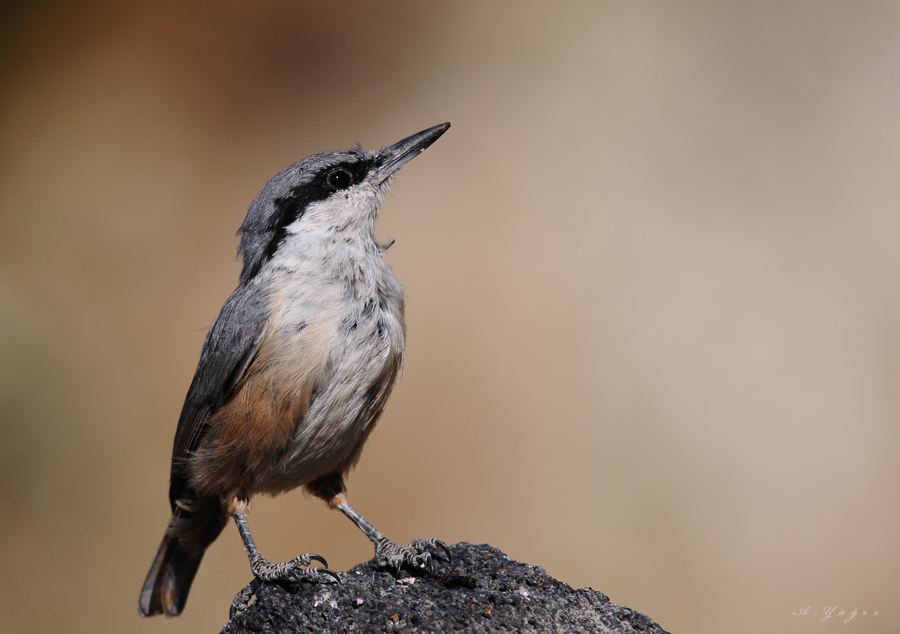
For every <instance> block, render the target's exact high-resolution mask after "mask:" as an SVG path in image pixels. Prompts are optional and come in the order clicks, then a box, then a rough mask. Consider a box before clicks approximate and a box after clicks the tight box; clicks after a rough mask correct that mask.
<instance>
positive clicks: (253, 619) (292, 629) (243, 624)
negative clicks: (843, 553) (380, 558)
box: [222, 542, 665, 634]
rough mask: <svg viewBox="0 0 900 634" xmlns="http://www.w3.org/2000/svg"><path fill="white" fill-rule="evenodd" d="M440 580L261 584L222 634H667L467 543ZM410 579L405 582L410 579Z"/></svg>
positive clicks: (374, 573)
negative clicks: (570, 633)
mask: <svg viewBox="0 0 900 634" xmlns="http://www.w3.org/2000/svg"><path fill="white" fill-rule="evenodd" d="M450 550H451V552H452V555H453V561H452V562H451V563H449V564H448V563H447V562H446V561H442V560H437V561H436V562H435V570H434V574H433V575H429V576H420V577H406V578H404V577H402V576H401V577H400V578H398V577H397V576H395V575H393V574H391V573H390V572H386V571H380V570H375V569H374V568H373V566H372V563H371V562H369V563H365V564H361V565H359V566H356V567H355V568H353V569H352V570H350V571H349V572H346V573H340V577H341V581H342V583H340V584H313V583H270V584H262V585H261V586H260V588H259V590H258V591H257V595H256V599H255V601H254V602H253V603H252V604H251V605H250V607H249V608H248V609H247V610H246V611H244V612H243V613H242V614H239V615H237V616H235V617H234V618H233V619H232V620H231V621H230V622H229V623H228V624H227V625H226V626H225V628H224V629H223V630H222V633H223V634H238V633H239V632H278V633H281V632H284V633H296V632H361V633H362V632H603V633H611V632H615V633H617V634H618V633H622V634H625V633H631V632H645V633H647V634H665V630H663V629H662V628H661V627H660V626H659V625H657V624H656V623H654V622H653V621H651V620H650V619H649V618H648V617H646V616H644V615H643V614H640V613H638V612H635V611H634V610H631V609H629V608H625V607H620V606H618V605H616V604H615V603H611V602H610V601H609V599H608V598H607V597H606V595H604V594H603V593H602V592H597V591H595V590H591V589H590V588H583V589H581V590H574V589H572V588H571V587H569V586H568V585H566V584H564V583H562V582H560V581H557V580H556V579H553V578H552V577H549V576H548V575H547V574H546V573H545V572H544V570H543V569H542V568H540V567H537V566H530V565H528V564H523V563H519V562H517V561H513V560H511V559H510V558H509V557H507V556H506V555H504V554H503V553H502V552H500V551H499V550H497V549H496V548H494V547H492V546H488V545H480V546H478V545H472V544H467V543H465V542H462V543H459V544H455V545H453V546H451V547H450ZM403 574H406V573H403Z"/></svg>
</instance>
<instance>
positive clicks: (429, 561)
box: [307, 475, 450, 572]
mask: <svg viewBox="0 0 900 634" xmlns="http://www.w3.org/2000/svg"><path fill="white" fill-rule="evenodd" d="M307 487H308V489H309V490H310V491H311V492H312V493H313V494H315V495H317V496H319V497H321V498H323V499H325V500H326V501H327V502H328V506H330V507H331V508H333V509H338V510H340V511H341V512H342V513H343V514H344V515H346V516H347V517H349V518H350V519H351V520H352V521H353V523H354V524H356V525H357V526H358V527H359V530H361V531H362V532H363V533H365V535H366V537H368V538H369V541H371V542H372V543H373V544H374V545H375V563H376V564H377V565H378V566H380V567H386V568H393V569H394V570H395V571H397V572H399V571H400V569H401V568H402V567H403V566H408V567H411V568H414V569H420V570H428V571H429V572H432V568H433V555H432V552H433V551H434V552H435V553H436V552H441V554H442V555H443V556H444V557H445V558H446V559H447V561H450V549H449V548H448V547H447V544H445V543H444V542H442V541H440V540H439V539H434V538H433V537H429V538H428V539H419V538H418V537H417V538H415V539H414V540H413V541H411V542H410V543H409V544H407V545H406V546H401V545H400V544H397V543H395V542H393V541H391V540H390V539H388V538H387V537H385V536H384V533H382V532H381V531H380V530H378V529H377V528H375V527H374V526H373V525H372V524H371V523H370V522H369V521H368V520H367V519H366V518H364V517H363V516H362V515H361V514H360V512H359V511H357V510H356V509H355V508H353V507H352V506H350V503H349V502H347V497H346V495H344V493H345V487H344V481H343V478H341V477H340V476H334V475H332V476H325V477H324V478H319V479H318V480H316V481H314V482H312V483H310V484H309V485H307Z"/></svg>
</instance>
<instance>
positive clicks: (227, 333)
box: [169, 284, 267, 509]
mask: <svg viewBox="0 0 900 634" xmlns="http://www.w3.org/2000/svg"><path fill="white" fill-rule="evenodd" d="M266 304H267V297H266V295H265V293H263V292H261V291H260V289H259V287H258V286H257V285H256V284H249V285H242V286H239V287H238V288H237V289H236V290H235V291H234V292H233V293H232V294H231V296H230V297H229V298H228V301H226V302H225V305H224V306H223V307H222V310H221V312H220V313H219V316H218V317H217V318H216V320H215V321H214V322H213V325H212V327H211V328H210V329H209V332H208V333H207V335H206V341H205V342H204V343H203V351H202V352H201V353H200V361H199V363H198V364H197V371H196V372H195V373H194V380H193V381H192V382H191V387H190V388H189V389H188V393H187V397H185V400H184V407H183V408H182V410H181V417H180V418H179V420H178V429H177V430H176V432H175V445H174V447H173V448H172V476H171V483H170V486H169V500H170V501H171V503H172V508H173V509H174V508H175V503H176V501H177V500H178V499H179V497H181V493H182V490H183V489H184V487H185V485H186V484H187V482H188V480H189V474H188V473H187V464H188V458H190V456H191V454H192V453H193V452H194V451H196V449H197V447H198V446H199V445H200V442H201V440H202V439H203V437H204V436H205V435H206V432H207V431H208V429H209V427H208V423H207V421H208V420H209V418H210V417H211V416H212V415H213V414H215V413H216V412H217V411H218V410H219V408H221V407H222V405H224V404H225V402H226V401H227V400H228V399H229V397H230V396H231V395H232V394H233V393H234V389H235V387H236V386H237V384H238V383H239V382H240V380H241V378H242V377H243V376H244V374H245V373H246V371H247V368H248V367H250V365H251V364H252V363H253V360H254V358H255V357H256V353H257V352H258V351H259V346H260V343H261V342H262V339H263V336H264V334H265V324H266V321H267V320H266V318H265V310H266Z"/></svg>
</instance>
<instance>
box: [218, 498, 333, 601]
mask: <svg viewBox="0 0 900 634" xmlns="http://www.w3.org/2000/svg"><path fill="white" fill-rule="evenodd" d="M232 508H233V511H232V517H234V523H235V524H237V528H238V532H239V533H240V534H241V541H243V542H244V550H246V551H247V558H248V559H249V560H250V571H251V572H252V573H253V576H254V579H253V580H252V581H251V582H250V583H248V584H247V585H246V587H244V589H243V590H241V591H240V592H239V593H238V595H237V596H236V597H235V598H234V602H233V603H232V604H231V616H234V615H235V614H237V613H239V612H242V611H244V610H245V609H246V608H247V605H248V604H249V602H250V599H251V598H253V595H255V594H256V590H257V588H258V587H259V583H260V582H261V581H313V582H316V583H332V582H335V581H336V582H338V583H340V581H341V579H340V577H339V576H338V574H337V573H336V572H334V571H333V570H329V569H328V562H327V561H325V558H324V557H322V556H321V555H315V554H312V553H307V554H304V555H297V556H296V557H294V558H293V559H291V560H290V561H283V562H280V563H272V562H271V561H269V560H268V559H266V558H265V557H263V556H262V554H261V553H260V552H259V549H258V548H257V547H256V542H255V541H253V535H251V534H250V527H249V526H248V525H247V514H246V513H247V502H246V501H245V500H241V499H238V498H235V500H234V502H233V503H232ZM313 561H318V562H319V563H321V564H322V567H314V568H307V566H309V564H311V563H312V562H313Z"/></svg>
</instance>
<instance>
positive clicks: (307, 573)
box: [250, 554, 341, 583]
mask: <svg viewBox="0 0 900 634" xmlns="http://www.w3.org/2000/svg"><path fill="white" fill-rule="evenodd" d="M314 561H318V562H319V563H320V564H322V566H317V567H314V568H308V567H307V566H309V564H311V563H312V562H314ZM250 572H252V573H253V576H254V577H257V578H259V579H260V580H261V581H313V582H315V583H335V582H336V583H340V582H341V578H340V577H339V576H338V574H337V573H336V572H335V571H333V570H330V569H329V568H328V562H327V561H325V558H324V557H322V556H320V555H313V554H306V555H297V556H296V557H294V558H293V559H291V560H290V561H282V562H281V563H277V564H276V563H272V562H271V561H269V560H268V559H265V558H264V557H256V558H254V560H253V561H252V562H251V563H250Z"/></svg>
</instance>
